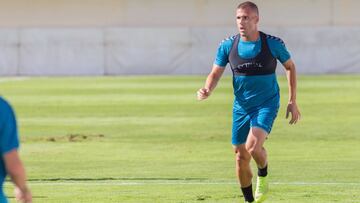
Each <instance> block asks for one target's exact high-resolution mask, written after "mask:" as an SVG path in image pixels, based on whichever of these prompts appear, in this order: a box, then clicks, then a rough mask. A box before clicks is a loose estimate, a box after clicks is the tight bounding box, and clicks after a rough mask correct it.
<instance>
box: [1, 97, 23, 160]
mask: <svg viewBox="0 0 360 203" xmlns="http://www.w3.org/2000/svg"><path fill="white" fill-rule="evenodd" d="M0 108H1V109H0V151H1V154H2V155H3V154H6V153H7V152H10V151H11V150H13V149H17V148H18V147H19V139H18V133H17V125H16V118H15V114H14V111H13V109H12V108H11V106H10V105H9V104H8V103H7V102H5V101H4V100H2V99H1V98H0Z"/></svg>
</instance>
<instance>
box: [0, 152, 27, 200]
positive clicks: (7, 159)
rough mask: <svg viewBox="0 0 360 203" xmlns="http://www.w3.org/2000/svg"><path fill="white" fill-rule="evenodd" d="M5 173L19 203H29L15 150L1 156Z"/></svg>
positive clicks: (23, 173) (23, 175)
mask: <svg viewBox="0 0 360 203" xmlns="http://www.w3.org/2000/svg"><path fill="white" fill-rule="evenodd" d="M3 159H4V163H5V167H6V171H7V173H8V174H9V176H10V177H11V180H12V181H13V183H14V184H15V196H16V199H17V200H18V201H20V202H25V203H30V202H31V201H32V196H31V192H30V190H29V188H28V187H27V185H26V174H25V169H24V166H23V164H22V162H21V160H20V157H19V154H18V152H17V150H16V149H13V150H11V151H10V152H7V153H5V154H4V155H3Z"/></svg>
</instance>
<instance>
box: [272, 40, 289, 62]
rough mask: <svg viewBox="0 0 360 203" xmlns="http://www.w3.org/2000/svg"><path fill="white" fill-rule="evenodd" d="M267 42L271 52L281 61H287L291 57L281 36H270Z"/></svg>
mask: <svg viewBox="0 0 360 203" xmlns="http://www.w3.org/2000/svg"><path fill="white" fill-rule="evenodd" d="M267 42H268V45H269V47H270V51H271V54H272V55H273V56H274V57H275V58H276V59H278V60H279V61H280V62H281V63H285V62H286V61H287V60H289V59H290V58H291V55H290V53H289V51H288V50H287V48H286V46H285V43H284V41H282V40H281V39H280V38H278V37H273V36H268V38H267Z"/></svg>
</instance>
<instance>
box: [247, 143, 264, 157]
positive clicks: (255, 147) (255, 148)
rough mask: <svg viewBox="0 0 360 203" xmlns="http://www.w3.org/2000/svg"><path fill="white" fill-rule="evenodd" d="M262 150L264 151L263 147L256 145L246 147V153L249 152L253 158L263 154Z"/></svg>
mask: <svg viewBox="0 0 360 203" xmlns="http://www.w3.org/2000/svg"><path fill="white" fill-rule="evenodd" d="M262 150H263V147H262V146H261V145H258V144H256V143H252V144H248V145H246V151H248V153H249V154H250V155H251V156H256V155H258V154H261V152H262Z"/></svg>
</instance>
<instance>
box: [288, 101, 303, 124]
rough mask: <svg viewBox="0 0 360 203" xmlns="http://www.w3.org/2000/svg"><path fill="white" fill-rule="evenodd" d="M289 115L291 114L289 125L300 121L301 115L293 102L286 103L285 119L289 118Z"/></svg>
mask: <svg viewBox="0 0 360 203" xmlns="http://www.w3.org/2000/svg"><path fill="white" fill-rule="evenodd" d="M289 113H291V120H290V121H289V124H296V123H297V122H298V121H299V120H300V118H301V114H300V111H299V108H298V107H297V105H296V103H295V102H289V103H288V106H287V109H286V118H289Z"/></svg>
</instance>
